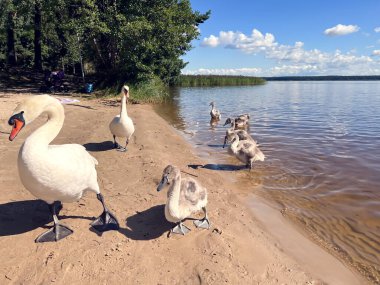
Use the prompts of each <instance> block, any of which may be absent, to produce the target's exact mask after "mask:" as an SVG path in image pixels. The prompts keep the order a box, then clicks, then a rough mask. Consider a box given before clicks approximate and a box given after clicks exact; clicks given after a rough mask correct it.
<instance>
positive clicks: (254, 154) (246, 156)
mask: <svg viewBox="0 0 380 285" xmlns="http://www.w3.org/2000/svg"><path fill="white" fill-rule="evenodd" d="M228 151H229V153H230V154H233V155H235V157H236V158H237V159H239V160H240V161H241V162H243V163H245V164H246V165H247V167H249V169H252V167H253V162H255V161H264V159H265V155H264V154H263V153H262V152H261V150H260V149H259V148H258V146H257V144H256V142H252V141H249V140H243V141H240V139H239V136H238V135H237V134H234V137H233V140H232V143H231V145H230V147H229V149H228Z"/></svg>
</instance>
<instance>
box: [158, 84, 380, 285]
mask: <svg viewBox="0 0 380 285" xmlns="http://www.w3.org/2000/svg"><path fill="white" fill-rule="evenodd" d="M173 93H174V95H173V101H172V102H170V103H169V104H166V105H165V106H160V107H158V109H157V111H158V112H159V113H160V114H161V115H162V116H163V117H164V118H165V119H167V120H168V121H169V122H170V123H171V124H172V125H173V126H174V127H175V128H177V129H178V130H180V131H181V132H182V133H183V134H184V136H185V137H186V138H187V139H188V140H189V141H190V142H191V143H192V144H193V145H194V146H195V147H196V150H197V151H198V154H199V155H201V156H202V157H203V158H205V159H206V160H207V161H208V162H209V163H210V165H214V166H215V168H216V169H217V168H218V166H220V171H223V170H225V169H224V168H223V166H226V165H241V163H240V162H239V161H238V160H237V159H235V158H234V157H231V156H229V155H228V154H227V150H226V149H223V148H222V145H223V138H224V135H225V131H226V127H223V123H224V121H225V120H226V118H227V117H228V116H237V115H239V114H243V113H249V114H250V115H251V119H250V126H249V132H250V134H251V135H252V136H253V137H254V139H255V140H256V141H257V142H258V143H259V144H260V149H261V150H262V151H263V152H264V154H265V155H266V160H265V161H264V162H256V163H255V166H254V168H253V170H252V171H248V170H239V171H235V173H236V174H234V175H235V176H236V179H237V180H239V182H240V181H243V182H244V183H245V185H248V186H247V188H248V190H249V191H252V192H254V193H255V194H258V195H261V196H263V197H265V198H267V199H270V200H272V201H275V202H277V203H278V204H279V205H281V208H282V212H283V214H284V215H285V216H286V217H288V218H289V219H291V220H293V221H295V222H297V223H298V224H299V225H302V227H303V228H304V229H305V230H306V231H307V232H309V233H310V234H311V236H312V237H313V238H314V239H316V240H317V241H318V242H319V243H321V244H322V245H324V246H326V247H327V248H328V249H330V250H331V251H332V252H333V253H335V254H336V255H338V256H340V257H341V258H343V259H344V260H345V261H346V262H347V263H350V264H351V265H353V266H355V267H356V268H357V269H358V270H359V271H360V272H361V273H362V274H364V275H366V276H367V277H368V278H369V279H371V280H372V281H375V282H380V82H376V81H373V82H368V81H366V82H363V81H355V82H345V81H340V82H338V81H332V82H330V81H321V82H318V81H317V82H268V83H267V84H266V85H263V86H249V87H215V88H213V87H210V88H179V89H175V90H173ZM211 101H214V102H215V103H216V107H217V109H219V110H220V111H221V112H222V119H221V121H220V122H219V123H218V124H216V125H211V124H210V115H209V112H210V107H209V103H210V102H211ZM227 169H228V168H227ZM231 172H233V170H231ZM376 280H377V281H376Z"/></svg>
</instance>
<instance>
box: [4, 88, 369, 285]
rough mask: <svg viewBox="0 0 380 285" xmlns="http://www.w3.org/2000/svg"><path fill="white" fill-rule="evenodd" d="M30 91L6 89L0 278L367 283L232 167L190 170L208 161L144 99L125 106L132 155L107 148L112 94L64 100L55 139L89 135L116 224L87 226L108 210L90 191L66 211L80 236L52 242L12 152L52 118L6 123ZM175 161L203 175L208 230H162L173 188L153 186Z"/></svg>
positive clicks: (44, 214)
mask: <svg viewBox="0 0 380 285" xmlns="http://www.w3.org/2000/svg"><path fill="white" fill-rule="evenodd" d="M23 96H28V95H16V94H12V93H7V94H4V93H1V92H0V185H1V196H0V242H1V245H2V246H1V248H0V264H1V265H2V266H1V267H0V284H46V283H51V282H54V283H55V284H325V283H327V284H366V283H365V281H364V280H363V279H361V277H360V276H358V275H357V274H356V273H354V272H352V271H351V270H350V269H348V268H346V267H344V266H343V265H342V263H341V262H340V261H338V260H337V259H335V258H333V257H332V256H331V255H329V254H328V253H326V252H325V251H324V250H323V249H321V248H319V247H318V246H316V245H315V244H313V243H311V242H310V241H308V240H307V239H306V238H305V237H303V236H302V235H301V234H300V233H299V232H298V231H297V230H296V229H295V228H293V227H292V226H291V225H289V224H288V223H286V222H285V221H284V219H281V215H280V213H279V212H278V211H277V210H276V209H273V208H271V207H268V206H266V205H265V203H263V202H260V201H259V200H258V199H255V198H254V197H250V196H248V195H247V194H246V193H244V192H243V191H241V185H240V184H239V183H231V181H232V179H230V178H229V177H230V176H231V175H234V172H228V171H215V170H212V169H206V168H198V169H193V168H189V167H187V165H189V164H192V165H202V164H204V163H205V162H204V161H202V160H201V159H200V158H199V157H197V156H196V155H195V154H194V152H193V149H192V146H191V145H189V143H188V142H186V141H185V140H184V139H183V138H182V137H181V136H180V135H179V134H178V133H177V132H176V131H175V130H174V129H173V128H172V127H170V126H169V124H168V123H167V122H166V121H165V120H164V119H162V118H161V117H160V116H158V115H157V114H156V113H155V112H154V111H153V108H152V107H151V106H148V105H132V106H128V113H129V115H130V116H131V117H132V118H133V120H134V123H135V125H136V132H135V135H134V138H133V140H132V141H131V142H130V145H129V148H128V152H126V153H120V152H117V151H115V150H113V149H112V142H111V140H112V137H111V135H110V133H109V130H108V124H109V122H110V121H111V119H112V118H113V116H114V115H115V114H117V113H118V112H119V107H118V104H117V103H116V104H114V102H113V101H101V100H91V101H86V100H81V102H79V103H76V104H72V105H65V114H66V119H65V123H64V127H63V129H62V131H61V133H60V134H59V135H58V137H57V138H56V139H55V140H54V142H53V143H55V144H64V143H78V144H83V145H84V146H85V147H86V148H87V149H88V150H89V151H90V152H91V154H92V155H93V156H94V157H95V158H96V159H97V160H98V161H99V165H98V167H97V171H98V177H99V184H100V186H101V190H102V192H103V194H104V196H105V199H106V202H107V203H108V205H109V208H110V209H111V211H112V212H113V213H114V214H115V215H116V216H117V217H118V219H119V222H120V225H121V229H120V230H119V231H118V232H115V231H111V232H106V233H104V234H102V235H99V234H97V233H96V232H94V231H92V230H91V229H90V227H89V224H90V222H91V221H92V220H93V219H94V218H95V217H96V216H98V215H99V214H100V212H101V210H102V209H101V205H100V203H99V202H98V201H97V199H96V197H95V195H94V194H92V193H87V194H86V195H85V197H84V198H82V199H81V200H80V201H78V202H76V203H72V204H64V207H63V210H62V211H61V213H60V215H61V217H60V218H61V219H62V222H63V223H64V224H65V225H67V226H69V227H70V228H72V229H73V230H74V234H72V235H70V236H69V237H67V238H66V239H64V240H61V241H59V242H57V243H46V244H36V243H34V239H35V237H37V236H38V235H39V234H41V233H42V232H44V231H46V228H45V226H44V225H45V224H46V223H47V222H49V212H48V208H47V206H46V204H45V203H44V202H42V201H38V200H36V199H35V198H34V197H33V196H32V195H31V194H30V193H29V192H28V191H27V190H25V188H24V187H23V185H22V184H21V182H20V179H19V177H18V172H17V165H16V159H17V154H18V150H19V148H20V146H21V144H22V142H23V141H24V139H25V138H26V137H27V136H28V135H29V134H30V133H31V132H32V131H33V130H35V129H36V128H37V127H38V126H39V125H41V124H43V123H44V121H45V120H46V118H43V117H42V118H39V119H37V120H36V121H35V122H33V123H32V124H31V125H29V126H28V127H26V128H24V129H23V130H22V131H21V133H20V135H19V136H18V137H17V138H16V140H15V141H13V142H9V141H8V136H9V133H8V132H9V130H10V127H9V126H8V125H7V120H8V118H9V116H10V115H11V112H12V110H13V109H14V107H15V106H16V104H17V102H19V101H21V100H22V97H23ZM168 164H174V165H177V166H179V167H180V168H181V169H182V170H184V171H186V172H188V173H191V174H194V175H197V176H198V177H197V179H198V180H199V181H200V182H201V183H202V184H203V185H204V186H205V187H206V188H207V189H208V191H209V206H208V210H209V216H210V221H211V224H212V226H211V228H210V230H200V229H196V228H195V227H194V226H193V225H192V221H191V220H188V221H186V222H185V223H186V225H188V226H189V227H190V228H191V232H190V233H189V234H188V235H186V236H177V235H171V236H170V237H169V238H168V237H167V233H168V231H169V229H170V228H171V227H172V226H173V225H172V224H170V223H168V222H166V220H165V218H164V204H165V201H166V193H161V192H160V193H157V192H156V186H157V184H158V182H159V179H160V178H161V174H162V170H163V168H164V167H165V166H166V165H168ZM183 175H188V174H183ZM250 199H254V203H253V204H250V203H249V202H246V201H250ZM252 205H253V207H254V208H256V211H259V212H256V213H254V212H252V211H251V210H250V208H251V207H252ZM263 207H264V209H263ZM268 209H269V210H268ZM273 228H276V229H281V230H280V232H278V231H277V232H273V231H272V230H273ZM285 236H286V239H284V238H283V237H285ZM294 245H296V246H294ZM297 251H298V253H297ZM299 252H301V255H300V254H299ZM302 254H303V255H302ZM305 255H306V256H307V258H305ZM313 262H314V263H313ZM326 265H328V266H326ZM326 268H327V269H328V270H330V271H329V274H328V272H326Z"/></svg>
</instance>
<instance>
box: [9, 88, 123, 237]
mask: <svg viewBox="0 0 380 285" xmlns="http://www.w3.org/2000/svg"><path fill="white" fill-rule="evenodd" d="M41 114H47V116H48V120H47V122H46V123H45V124H44V125H42V126H41V127H39V128H38V129H37V130H35V131H34V132H33V133H32V134H31V135H30V136H29V137H27V139H26V140H25V142H24V143H23V144H22V146H21V148H20V151H19V154H18V161H17V162H18V170H19V175H20V178H21V182H22V183H23V185H24V186H25V188H26V189H27V190H28V191H29V192H30V193H31V194H33V195H34V196H36V197H37V198H39V199H42V200H44V201H46V202H47V203H48V204H49V209H50V211H51V214H52V215H53V219H54V226H53V227H52V228H51V229H50V230H49V231H47V232H45V233H43V234H41V235H40V236H39V237H38V238H37V239H36V242H46V241H58V240H60V239H62V238H64V237H66V236H68V235H70V234H71V233H72V232H73V231H72V230H71V229H69V228H68V227H66V226H64V225H61V224H60V222H59V220H58V217H57V215H58V214H59V210H60V209H61V208H62V205H61V202H74V201H77V200H79V199H80V198H81V197H82V195H83V193H84V192H85V191H92V192H95V193H96V195H97V198H98V200H99V201H100V202H101V203H102V205H103V209H104V211H103V213H102V214H101V215H100V216H99V217H98V218H97V219H96V220H95V221H94V222H93V223H92V226H93V227H94V228H95V229H97V230H98V231H106V230H110V229H118V228H119V224H118V222H117V219H116V218H115V217H114V216H113V215H112V214H111V213H110V212H109V211H108V209H107V207H106V206H105V203H104V199H103V196H102V194H101V193H100V191H99V185H98V182H97V173H96V169H95V165H97V164H98V162H97V161H96V159H95V158H94V157H92V156H91V155H90V154H89V153H88V152H87V151H86V149H85V148H84V147H83V146H81V145H79V144H64V145H49V144H50V142H51V141H52V140H53V139H54V138H55V137H56V136H57V135H58V133H59V132H60V130H61V128H62V126H63V121H64V118H65V114H64V109H63V106H62V104H61V103H60V102H59V101H58V100H57V99H55V98H53V97H50V96H48V95H37V96H31V97H29V98H27V99H26V100H25V101H23V102H22V103H20V104H19V105H18V106H17V107H16V109H15V110H14V112H13V115H12V116H11V117H10V119H9V121H8V124H9V125H12V126H13V128H12V131H11V134H10V136H9V140H10V141H13V140H14V139H15V137H16V136H17V134H18V133H19V132H20V131H21V129H22V128H23V127H24V126H25V125H27V124H29V123H31V122H32V121H33V120H34V119H36V118H37V117H39V116H40V115H41Z"/></svg>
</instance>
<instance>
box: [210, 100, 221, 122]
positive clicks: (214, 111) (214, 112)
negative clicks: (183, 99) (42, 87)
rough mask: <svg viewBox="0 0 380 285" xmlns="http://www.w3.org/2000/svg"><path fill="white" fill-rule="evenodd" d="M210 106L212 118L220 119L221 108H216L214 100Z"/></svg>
mask: <svg viewBox="0 0 380 285" xmlns="http://www.w3.org/2000/svg"><path fill="white" fill-rule="evenodd" d="M209 106H211V111H210V115H211V119H214V120H220V118H221V114H220V111H219V110H217V109H215V104H214V102H210V105H209Z"/></svg>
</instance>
